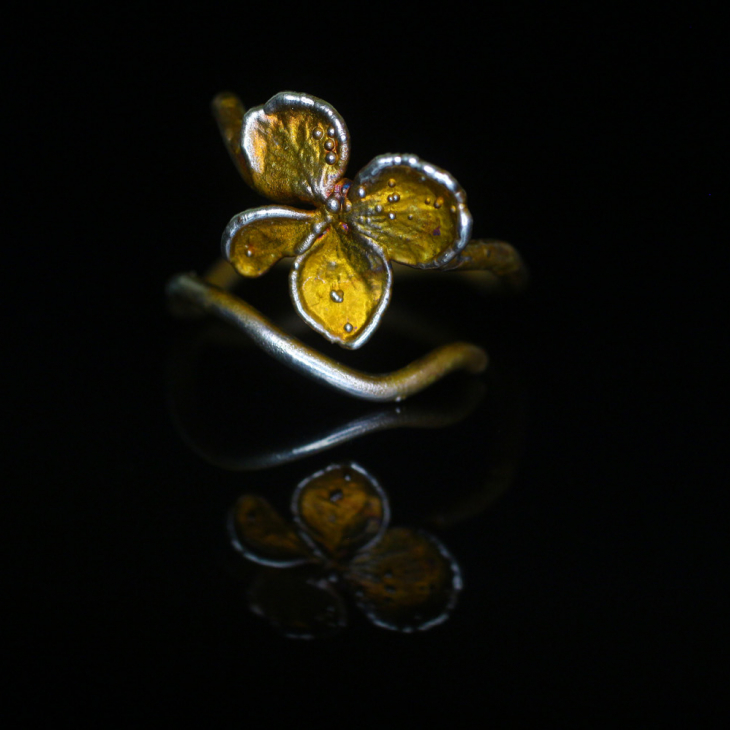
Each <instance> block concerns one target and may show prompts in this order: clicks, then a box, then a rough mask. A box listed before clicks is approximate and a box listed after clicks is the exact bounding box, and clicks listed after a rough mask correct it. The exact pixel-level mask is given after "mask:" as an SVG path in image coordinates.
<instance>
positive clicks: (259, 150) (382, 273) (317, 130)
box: [217, 92, 472, 348]
mask: <svg viewBox="0 0 730 730" xmlns="http://www.w3.org/2000/svg"><path fill="white" fill-rule="evenodd" d="M217 103H218V104H220V105H222V106H224V105H226V104H228V105H233V104H237V103H239V102H238V101H237V100H235V99H234V98H233V97H231V96H230V95H222V96H221V97H219V98H218V100H217ZM237 151H238V159H239V162H240V168H241V171H242V173H243V176H244V178H245V179H246V181H247V182H248V183H249V184H250V185H251V186H252V187H253V188H254V190H256V191H257V192H259V193H261V194H262V195H264V196H265V197H267V198H269V199H270V200H272V201H274V202H275V203H278V204H281V203H284V204H285V205H270V206H264V207H262V208H255V209H252V210H248V211H245V212H244V213H240V214H239V215H237V216H235V217H234V218H233V219H232V220H231V222H230V223H229V224H228V227H227V228H226V230H225V232H224V234H223V242H222V243H223V251H224V254H225V255H226V257H227V258H228V259H229V261H230V262H231V263H232V264H233V266H234V267H235V268H236V269H237V270H238V272H239V273H241V274H243V275H244V276H260V275H261V274H263V273H265V272H266V271H268V270H269V268H270V267H271V266H272V265H273V264H274V263H276V261H278V260H279V259H281V258H282V257H284V256H297V257H298V258H297V259H296V261H295V262H294V267H293V268H292V272H291V278H290V291H291V296H292V299H293V301H294V305H295V307H296V308H297V311H298V312H299V314H300V315H301V316H302V317H303V318H304V320H305V321H306V322H307V323H308V324H309V325H310V326H311V327H313V328H314V329H315V330H316V331H317V332H319V333H320V334H322V335H324V336H325V337H326V338H327V339H329V340H330V341H332V342H336V343H338V344H340V345H342V346H343V347H349V348H356V347H359V346H360V345H362V344H364V343H365V342H366V341H367V339H368V338H369V337H370V335H371V334H372V333H373V331H374V330H375V328H376V327H377V325H378V322H379V321H380V318H381V316H382V314H383V312H384V311H385V309H386V307H387V306H388V302H389V299H390V290H391V279H392V274H391V269H390V264H389V263H388V262H389V261H396V262H398V263H402V264H407V265H408V266H413V267H416V268H422V269H426V268H438V267H439V266H442V265H444V264H446V263H447V262H449V261H450V260H451V259H453V258H454V256H456V255H457V254H458V253H459V251H461V249H463V248H464V246H465V245H466V244H467V242H468V240H469V237H470V235H471V224H472V222H471V215H470V213H469V211H468V209H467V207H466V195H465V193H464V191H463V190H462V189H461V187H460V186H459V184H458V183H457V182H456V180H454V178H453V177H451V175H449V173H447V172H445V171H443V170H440V169H439V168H437V167H434V166H433V165H430V164H428V163H426V162H423V161H422V160H420V159H419V158H418V157H416V156H414V155H409V154H400V155H381V156H380V157H376V158H375V159H374V160H372V161H371V162H370V163H369V164H368V165H366V166H365V167H364V168H363V169H362V170H361V171H360V173H359V174H358V175H357V176H356V177H355V179H354V181H350V180H347V179H346V178H344V177H343V175H344V173H345V169H346V167H347V161H348V158H349V156H350V140H349V135H348V132H347V128H346V126H345V123H344V121H343V120H342V118H341V117H340V115H339V114H338V113H337V112H336V111H335V110H334V109H333V108H332V107H331V106H330V105H329V104H327V103H326V102H324V101H322V100H321V99H317V98H315V97H312V96H307V95H306V94H295V93H291V92H281V93H279V94H276V96H274V97H272V98H271V99H270V100H269V101H268V102H267V103H266V104H265V105H263V106H259V107H255V108H253V109H250V110H249V111H248V112H247V113H246V114H245V115H244V116H243V122H242V129H241V136H240V141H239V142H238V143H237ZM300 202H304V203H306V204H309V205H315V206H316V208H315V209H314V210H299V209H297V208H292V207H289V206H288V205H286V204H289V203H300Z"/></svg>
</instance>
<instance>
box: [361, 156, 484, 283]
mask: <svg viewBox="0 0 730 730" xmlns="http://www.w3.org/2000/svg"><path fill="white" fill-rule="evenodd" d="M349 195H350V197H351V199H352V212H351V213H350V216H349V221H350V223H351V225H352V228H353V231H354V232H355V236H356V237H361V238H363V239H365V240H368V241H375V242H377V243H378V244H379V245H380V246H382V247H383V248H384V249H385V250H386V251H387V254H388V257H389V258H390V259H391V260H392V261H397V262H398V263H402V264H407V265H409V266H414V267H416V268H419V269H437V268H439V267H441V266H443V265H444V264H446V263H447V262H449V261H450V260H451V259H452V258H454V256H456V254H457V253H458V252H459V251H460V250H461V249H463V248H464V246H466V244H467V242H468V241H469V238H470V237H471V229H472V218H471V214H470V213H469V210H468V208H467V207H466V193H465V192H464V190H463V189H462V188H461V186H460V185H459V183H458V182H456V180H455V179H454V178H453V177H452V176H451V175H450V174H449V173H448V172H446V171H445V170H442V169H440V168H438V167H436V166H435V165H431V164H430V163H428V162H424V161H423V160H421V159H420V158H419V157H416V156H415V155H410V154H409V155H406V154H402V155H380V156H379V157H376V158H375V159H374V160H372V161H371V162H369V163H368V164H367V165H366V166H365V167H364V168H363V169H362V170H361V171H360V172H359V173H358V174H357V177H356V178H355V180H354V181H353V184H352V187H351V188H350V192H349Z"/></svg>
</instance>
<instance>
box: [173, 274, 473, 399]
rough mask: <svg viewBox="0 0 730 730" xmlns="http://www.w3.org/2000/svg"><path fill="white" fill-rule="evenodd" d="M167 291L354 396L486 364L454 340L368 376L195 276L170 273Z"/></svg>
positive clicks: (404, 389) (409, 386) (411, 386)
mask: <svg viewBox="0 0 730 730" xmlns="http://www.w3.org/2000/svg"><path fill="white" fill-rule="evenodd" d="M167 292H168V295H169V296H171V297H173V298H176V299H182V300H184V301H187V302H189V303H191V304H194V305H196V306H197V307H198V308H200V309H202V310H203V311H205V312H210V313H213V314H216V315H217V316H219V317H220V318H221V319H224V320H226V321H227V322H230V323H231V324H233V325H235V326H236V327H238V328H239V329H241V330H243V331H244V332H245V333H246V334H247V335H248V336H249V337H250V338H251V339H252V340H253V341H254V342H255V343H256V344H257V345H258V346H259V347H260V348H261V349H262V350H264V351H265V352H267V353H268V354H270V355H272V356H273V357H275V358H276V359H277V360H279V361H281V362H282V363H284V364H285V365H288V366H289V367H291V368H293V369H295V370H298V371H299V372H301V373H303V374H305V375H307V376H309V377H311V378H314V379H315V380H318V381H319V382H321V383H324V384H326V385H329V386H331V387H333V388H335V389H337V390H340V391H343V392H344V393H347V394H348V395H351V396H354V397H355V398H362V399H364V400H372V401H393V400H402V399H403V398H407V397H408V396H410V395H413V394H415V393H418V392H419V391H421V390H423V389H424V388H427V387H428V386H429V385H432V384H433V383H435V382H436V381H438V380H440V379H441V378H443V377H444V376H445V375H448V374H449V373H451V372H453V371H454V370H459V369H464V370H467V371H468V372H471V373H478V372H481V371H482V370H484V368H485V367H486V366H487V355H486V353H485V352H484V350H482V349H481V348H480V347H477V346H476V345H471V344H469V343H466V342H453V343H450V344H448V345H444V346H442V347H437V348H436V349H434V350H432V351H431V352H429V353H428V354H427V355H424V356H423V357H421V358H419V359H418V360H414V361H413V362H412V363H410V364H409V365H406V367H404V368H401V369H400V370H395V371H393V372H391V373H384V374H382V375H371V374H369V373H363V372H360V371H358V370H354V369H353V368H349V367H347V366H345V365H342V364H341V363H339V362H337V361H336V360H333V359H332V358H329V357H327V356H325V355H322V354H321V353H319V352H317V351H316V350H314V349H313V348H311V347H308V346H307V345H305V344H304V343H303V342H301V341H299V340H297V339H296V338H294V337H291V336H290V335H287V334H286V333H285V332H283V331H282V330H280V329H279V328H278V327H277V326H276V325H274V324H273V323H272V322H271V321H269V320H268V319H267V318H266V317H264V316H263V315H262V314H261V313H260V312H258V311H257V310H256V309H254V308H253V307H252V306H250V305H249V304H247V303H246V302H244V301H243V300H242V299H239V298H238V297H236V296H234V295H233V294H230V293H228V292H226V291H224V290H223V289H220V288H218V287H217V286H214V285H213V284H210V283H208V282H207V281H204V280H203V279H200V278H199V277H197V276H195V275H194V274H178V275H177V276H174V277H173V278H172V279H171V280H170V282H169V283H168V287H167Z"/></svg>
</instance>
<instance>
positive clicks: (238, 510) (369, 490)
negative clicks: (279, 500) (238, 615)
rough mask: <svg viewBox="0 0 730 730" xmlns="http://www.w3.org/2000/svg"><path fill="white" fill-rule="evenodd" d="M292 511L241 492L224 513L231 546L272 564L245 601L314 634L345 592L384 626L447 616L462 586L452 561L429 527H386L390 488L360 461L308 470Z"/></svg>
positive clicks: (287, 627)
mask: <svg viewBox="0 0 730 730" xmlns="http://www.w3.org/2000/svg"><path fill="white" fill-rule="evenodd" d="M292 512H293V515H294V521H293V522H289V521H287V520H285V519H283V518H282V517H281V516H280V515H279V514H278V513H277V512H276V510H274V508H273V507H272V506H271V505H270V504H269V503H268V502H267V501H266V500H265V499H263V498H262V497H258V496H255V495H250V494H247V495H244V496H243V497H241V498H240V499H239V500H238V502H237V503H236V505H235V507H234V508H233V510H232V512H231V520H230V531H231V537H232V540H233V544H234V546H235V547H236V548H237V549H238V550H239V551H240V552H241V553H243V555H244V556H245V557H246V558H248V559H249V560H251V561H253V562H254V563H258V564H259V565H262V566H268V567H269V568H274V569H278V570H268V571H264V572H262V573H260V574H259V576H257V578H256V579H255V580H254V582H253V584H252V586H251V588H250V590H249V601H250V603H251V608H252V609H253V610H254V612H256V613H258V614H262V615H264V616H265V617H266V618H268V619H269V620H270V621H271V622H272V623H274V624H275V625H277V626H278V627H279V628H280V629H281V630H282V631H283V632H284V633H285V634H287V635H289V636H297V637H299V638H303V637H306V638H312V637H314V636H318V635H322V634H326V633H331V631H333V630H336V629H338V628H341V627H342V626H344V625H346V609H345V604H344V601H343V599H342V594H343V593H350V594H352V595H353V597H354V599H355V602H356V603H357V605H358V606H359V607H360V608H361V609H362V610H363V611H364V613H365V615H366V616H367V617H368V619H370V621H372V622H373V623H374V624H376V625H378V626H382V627H384V628H388V629H392V630H396V631H404V632H410V631H423V630H425V629H429V628H431V627H433V626H436V625H438V624H440V623H442V622H443V621H444V620H446V618H447V617H448V615H449V612H450V611H451V609H452V608H453V606H454V604H455V603H456V597H457V595H458V592H459V591H460V590H461V574H460V571H459V567H458V565H457V564H456V562H455V561H454V559H453V557H452V556H451V555H450V554H449V552H448V551H447V550H446V548H445V547H444V546H443V545H442V544H441V543H440V542H439V541H438V540H437V539H436V538H435V537H433V536H432V535H430V534H428V533H426V532H424V531H422V530H413V529H410V528H403V527H399V528H390V527H389V524H388V523H389V521H390V507H389V505H388V498H387V497H386V495H385V492H384V491H383V490H382V488H381V487H380V486H379V484H378V483H377V481H376V480H375V479H374V478H373V477H372V476H371V475H370V474H368V472H367V471H365V469H363V468H362V467H361V466H358V465H357V464H354V463H344V464H332V465H331V466H329V467H327V468H326V469H323V470H322V471H319V472H317V473H316V474H312V475H311V476H309V477H307V478H306V479H304V481H302V482H301V483H300V484H299V486H298V487H297V488H296V490H295V491H294V495H293V497H292ZM281 569H286V570H281Z"/></svg>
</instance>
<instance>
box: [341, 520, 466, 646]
mask: <svg viewBox="0 0 730 730" xmlns="http://www.w3.org/2000/svg"><path fill="white" fill-rule="evenodd" d="M345 577H346V578H347V580H348V581H349V582H350V584H351V585H352V587H353V589H354V591H355V597H356V599H357V602H358V605H359V606H360V608H362V609H363V611H364V612H365V614H366V615H367V617H368V618H369V619H370V620H371V621H372V622H373V623H375V624H377V625H378V626H383V627H384V628H387V629H393V630H394V631H404V632H409V631H424V630H426V629H430V628H431V627H433V626H436V625H437V624H440V623H442V622H443V621H445V620H446V619H447V618H448V615H449V612H450V611H451V609H452V608H453V607H454V605H455V603H456V598H457V595H458V593H459V591H460V590H461V585H462V583H461V573H460V570H459V566H458V565H457V563H456V562H455V561H454V559H453V557H452V556H451V555H450V554H449V552H448V551H447V550H446V548H445V547H444V546H443V545H442V544H441V543H440V542H439V541H438V540H437V539H436V538H435V537H433V536H432V535H429V534H427V533H425V532H417V531H415V530H411V529H408V528H396V529H393V530H388V531H387V532H386V533H385V534H384V535H383V538H382V539H381V540H380V542H378V543H377V544H376V545H374V546H373V547H372V548H371V549H369V550H366V551H362V552H360V553H358V555H356V556H355V558H354V559H353V560H352V561H351V563H350V565H349V566H348V569H347V573H346V575H345Z"/></svg>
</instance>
